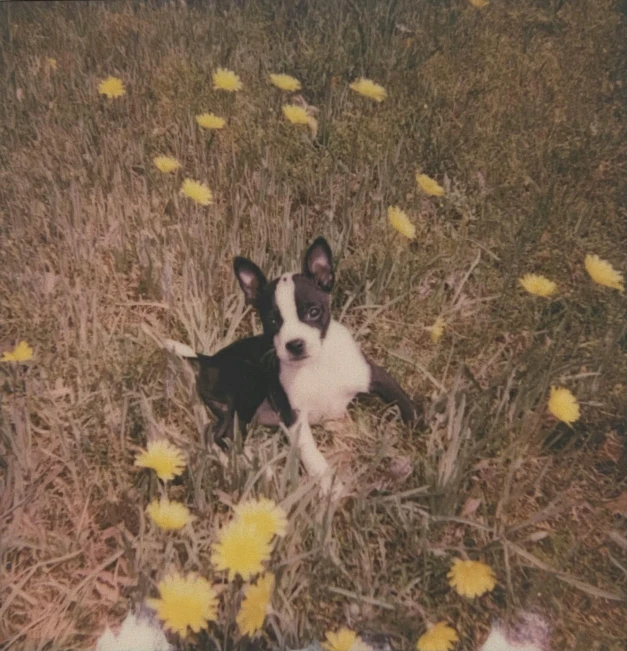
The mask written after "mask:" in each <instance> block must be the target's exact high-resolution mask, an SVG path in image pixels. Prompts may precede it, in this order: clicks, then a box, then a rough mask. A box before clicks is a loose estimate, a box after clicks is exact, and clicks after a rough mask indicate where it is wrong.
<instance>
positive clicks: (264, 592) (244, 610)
mask: <svg viewBox="0 0 627 651" xmlns="http://www.w3.org/2000/svg"><path fill="white" fill-rule="evenodd" d="M273 589H274V574H272V573H271V572H269V573H268V574H264V575H263V576H262V577H261V578H260V579H259V580H258V581H257V584H256V585H249V586H246V587H245V588H244V601H243V602H242V605H241V607H240V609H239V613H237V618H236V621H237V625H238V626H239V630H240V632H241V633H242V635H254V634H255V633H256V632H257V631H258V630H259V629H260V628H261V627H262V626H263V622H264V620H265V618H266V614H267V612H268V610H269V607H270V599H271V597H272V590H273Z"/></svg>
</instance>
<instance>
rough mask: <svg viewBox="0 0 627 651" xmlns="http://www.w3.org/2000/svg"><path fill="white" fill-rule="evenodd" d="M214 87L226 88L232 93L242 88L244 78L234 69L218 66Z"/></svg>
mask: <svg viewBox="0 0 627 651" xmlns="http://www.w3.org/2000/svg"><path fill="white" fill-rule="evenodd" d="M213 87H214V89H216V90H226V91H229V92H231V93H234V92H237V91H238V90H242V88H243V87H244V85H243V84H242V80H241V79H240V78H239V77H238V76H237V75H236V74H235V73H234V72H233V71H232V70H227V69H226V68H218V69H217V70H216V71H215V72H214V73H213Z"/></svg>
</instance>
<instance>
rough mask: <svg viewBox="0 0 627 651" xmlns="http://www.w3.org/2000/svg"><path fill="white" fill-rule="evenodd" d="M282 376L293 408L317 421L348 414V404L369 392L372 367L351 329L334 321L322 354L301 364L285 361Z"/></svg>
mask: <svg viewBox="0 0 627 651" xmlns="http://www.w3.org/2000/svg"><path fill="white" fill-rule="evenodd" d="M280 378H281V384H282V385H283V388H284V389H285V392H286V394H287V397H288V399H289V401H290V405H291V406H292V408H293V409H296V410H298V411H299V412H300V413H301V414H302V415H305V414H306V415H307V420H308V421H309V423H310V424H313V423H318V422H320V421H323V420H327V419H333V418H341V417H342V416H344V414H345V412H346V407H347V406H348V403H349V402H350V401H351V400H352V399H353V398H354V397H355V396H356V395H357V394H358V393H365V392H367V391H368V389H369V387H370V366H369V365H368V363H367V362H366V360H365V358H364V356H363V355H362V353H361V351H360V350H359V347H358V346H357V344H356V343H355V341H354V340H353V338H352V336H351V334H350V332H349V331H348V330H347V329H346V328H345V327H344V326H343V325H341V324H340V323H338V322H337V321H332V322H331V323H330V325H329V329H328V330H327V336H326V338H325V340H324V343H323V345H322V351H321V353H320V354H319V355H317V356H316V357H315V358H314V359H312V360H303V362H301V363H299V364H281V373H280Z"/></svg>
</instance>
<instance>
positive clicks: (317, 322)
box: [233, 237, 334, 364]
mask: <svg viewBox="0 0 627 651" xmlns="http://www.w3.org/2000/svg"><path fill="white" fill-rule="evenodd" d="M233 267H234V269H235V275H236V276H237V280H238V281H239V284H240V287H241V288H242V291H243V292H244V295H245V296H246V302H247V303H248V304H250V305H252V306H254V307H255V308H256V309H257V311H258V312H259V316H260V317H261V322H262V323H263V330H264V332H265V333H266V334H267V335H269V336H271V337H272V338H273V341H274V347H275V349H276V352H277V355H278V357H279V359H280V360H281V361H282V362H286V363H294V364H297V363H301V362H303V361H304V360H307V359H314V358H315V357H316V356H317V355H318V354H319V353H320V351H321V350H322V343H323V341H324V338H325V336H326V334H327V329H328V328H329V323H330V322H331V306H330V300H329V294H330V292H331V289H333V281H334V276H333V256H332V254H331V248H330V247H329V245H328V244H327V241H326V240H325V239H324V238H323V237H319V238H318V239H317V240H316V241H315V242H314V243H313V244H312V245H311V246H310V247H309V249H307V253H305V258H304V260H303V271H302V273H288V274H283V275H282V276H280V277H279V278H277V279H275V280H273V281H272V282H268V281H267V280H266V277H265V276H264V274H263V272H262V271H261V269H259V267H258V266H257V265H256V264H255V263H254V262H251V261H250V260H248V259H247V258H240V257H237V258H235V261H234V263H233Z"/></svg>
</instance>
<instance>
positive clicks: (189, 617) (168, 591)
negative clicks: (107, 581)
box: [146, 573, 218, 637]
mask: <svg viewBox="0 0 627 651" xmlns="http://www.w3.org/2000/svg"><path fill="white" fill-rule="evenodd" d="M157 587H158V588H159V594H160V596H161V599H147V600H146V604H147V605H148V607H149V608H152V609H153V610H156V611H157V617H158V618H159V619H160V620H161V621H162V622H164V626H165V627H166V628H168V629H170V630H171V631H174V632H175V633H178V634H179V635H180V636H181V637H185V636H186V635H187V629H188V627H189V628H191V629H192V631H194V633H198V632H199V631H200V630H201V629H203V628H207V624H208V623H209V622H214V621H215V620H216V614H217V609H218V599H217V596H216V592H215V590H214V589H213V587H212V586H211V585H210V584H209V581H207V580H206V579H203V578H202V577H200V576H197V575H196V574H188V575H187V576H185V577H184V576H181V575H180V574H178V573H174V574H171V575H169V576H167V577H166V578H165V579H164V580H163V581H161V583H159V585H158V586H157Z"/></svg>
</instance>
